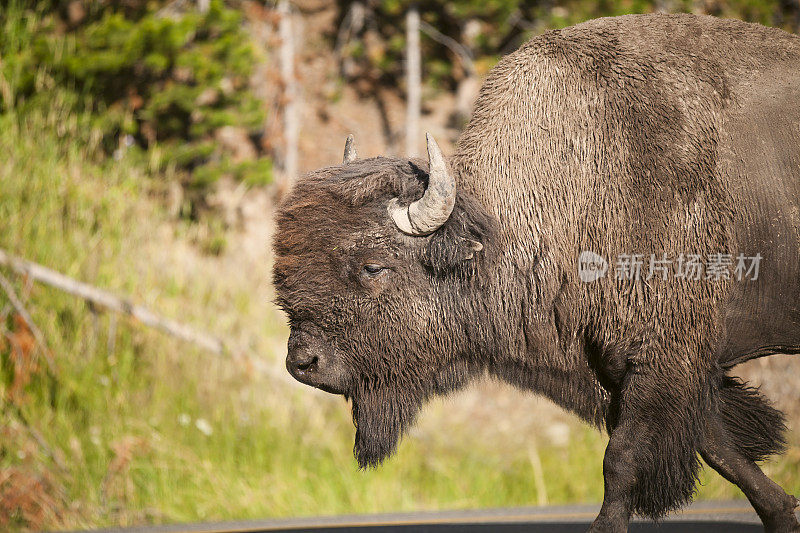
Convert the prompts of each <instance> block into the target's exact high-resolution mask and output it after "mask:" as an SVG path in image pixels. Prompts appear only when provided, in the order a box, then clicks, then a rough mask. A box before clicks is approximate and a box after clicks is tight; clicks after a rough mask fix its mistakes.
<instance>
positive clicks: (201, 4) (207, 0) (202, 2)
mask: <svg viewBox="0 0 800 533" xmlns="http://www.w3.org/2000/svg"><path fill="white" fill-rule="evenodd" d="M210 7H211V0H197V10H198V11H200V13H208V9H209V8H210Z"/></svg>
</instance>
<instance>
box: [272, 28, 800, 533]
mask: <svg viewBox="0 0 800 533" xmlns="http://www.w3.org/2000/svg"><path fill="white" fill-rule="evenodd" d="M798 73H800V39H798V38H797V37H794V36H791V35H789V34H786V33H784V32H781V31H779V30H772V29H767V28H763V27H761V26H756V25H750V24H745V23H741V22H737V21H728V20H719V19H714V18H711V17H695V16H689V15H646V16H644V15H643V16H625V17H618V18H612V19H599V20H595V21H590V22H587V23H584V24H580V25H578V26H575V27H572V28H567V29H564V30H560V31H553V32H547V33H545V34H543V35H541V36H539V37H536V38H534V39H532V40H531V41H529V42H528V43H527V44H525V45H524V46H523V47H521V48H520V49H519V50H518V51H516V52H514V53H513V54H511V55H509V56H507V57H505V58H503V59H502V60H501V61H500V63H499V64H498V65H497V66H496V67H495V68H494V69H493V70H492V72H491V73H490V74H489V77H488V78H487V80H486V82H485V84H484V86H483V88H482V90H481V94H480V97H479V99H478V101H477V103H476V107H475V113H474V116H473V118H472V120H471V122H470V124H469V125H468V127H467V128H466V130H465V131H464V133H463V134H462V136H461V138H460V139H459V142H458V145H457V149H456V153H455V155H454V156H453V157H452V159H451V161H450V164H451V166H452V170H453V172H454V174H455V177H456V181H457V188H458V197H457V201H456V207H455V210H454V211H453V214H452V215H451V216H450V219H449V220H448V221H447V222H446V223H445V225H444V226H442V227H441V228H440V229H439V230H437V231H436V232H434V233H433V234H432V235H430V236H427V237H411V236H407V235H404V234H402V233H400V232H399V231H398V230H397V228H396V227H394V225H393V223H392V221H391V219H390V218H389V217H388V216H387V212H386V205H387V202H388V201H389V200H390V199H391V198H393V197H395V196H398V197H399V198H400V200H401V202H406V204H407V203H408V202H411V201H413V200H415V199H417V198H419V197H420V196H421V195H422V193H423V191H424V189H425V186H426V181H427V167H426V165H425V163H423V162H421V161H408V160H395V159H387V158H375V159H368V160H361V161H356V162H354V163H351V164H348V165H344V166H340V167H331V168H327V169H322V170H320V171H317V172H315V173H312V174H311V175H309V176H307V177H305V178H303V179H302V180H300V182H299V183H298V185H297V187H296V188H295V190H294V191H293V192H292V193H291V194H290V196H289V197H288V198H287V200H286V202H285V204H284V205H283V207H282V208H281V211H280V213H279V216H278V228H277V233H276V238H275V244H274V246H275V253H276V263H275V274H274V280H275V285H276V288H277V291H278V299H279V303H281V305H282V306H283V308H284V309H285V310H286V312H287V313H288V315H289V319H290V323H291V326H292V337H293V338H292V339H290V358H291V359H292V361H293V362H296V361H297V360H298V358H299V359H301V360H303V361H308V363H307V364H308V365H311V366H309V368H312V369H313V370H314V371H315V372H316V374H314V375H313V376H310V377H307V379H306V378H304V381H305V382H307V383H309V384H312V385H315V386H319V387H321V388H323V389H325V390H329V391H331V392H336V393H341V394H345V395H347V396H349V397H351V398H352V401H353V417H354V421H355V423H356V426H357V432H356V446H355V451H356V456H357V458H358V461H359V464H361V465H362V466H366V465H375V464H377V463H379V462H380V461H381V460H382V459H383V458H384V457H386V456H387V455H389V454H390V453H391V452H392V451H393V450H394V448H395V446H396V442H397V440H398V438H399V437H400V435H401V434H402V432H403V430H404V429H405V428H407V427H408V425H409V424H410V423H411V422H412V421H413V418H414V415H415V414H416V412H417V410H418V408H419V406H420V405H421V404H422V402H424V400H425V399H426V398H428V397H429V396H430V395H432V394H438V393H442V392H446V391H449V390H453V389H454V388H456V387H458V386H461V385H462V384H464V383H466V382H468V381H469V380H470V379H471V378H472V377H474V376H476V375H479V374H480V373H482V372H484V371H488V372H490V373H492V374H494V375H497V376H499V377H500V378H502V379H505V380H507V381H509V382H511V383H513V384H515V385H517V386H519V387H522V388H525V389H529V390H533V391H536V392H539V393H541V394H544V395H546V396H548V397H549V398H551V399H553V400H554V401H555V402H556V403H558V404H559V405H562V406H563V407H565V408H567V409H569V410H571V411H573V412H575V413H577V414H578V415H580V416H581V417H583V418H584V419H586V420H588V421H590V422H592V423H595V424H597V425H598V426H605V427H606V428H607V430H608V431H609V434H610V436H611V438H610V441H609V446H608V450H607V452H606V457H605V461H604V475H605V483H606V485H605V488H606V496H605V501H604V505H603V510H602V511H601V514H600V516H599V517H598V519H597V521H596V522H595V524H594V526H593V527H594V528H595V529H596V530H598V531H599V530H624V528H625V527H627V522H628V519H629V517H630V515H631V513H639V514H643V515H646V516H651V517H659V516H661V515H663V514H664V513H666V512H668V511H670V510H672V509H675V508H677V507H679V506H681V505H683V504H684V503H686V502H687V501H688V500H689V499H690V498H691V496H692V493H693V490H694V485H695V482H696V474H697V469H698V466H699V463H698V459H697V456H698V453H701V454H702V455H703V457H704V458H705V459H706V461H707V462H709V464H711V465H712V466H714V467H715V468H716V469H717V470H719V471H720V472H721V473H723V475H725V476H726V477H727V478H728V479H730V480H731V481H733V482H735V483H737V484H738V485H739V486H740V487H742V489H743V490H744V491H745V494H746V495H747V496H748V498H750V500H751V502H752V503H753V505H754V507H755V508H756V510H757V511H758V512H759V515H760V516H761V517H762V519H763V520H764V523H765V526H766V527H767V528H768V529H769V530H773V531H784V530H785V531H788V530H792V531H797V530H800V526H798V524H797V521H796V519H795V518H794V515H793V513H792V512H791V509H792V507H793V506H794V504H795V503H796V501H795V500H794V499H793V498H792V497H790V496H788V495H786V494H785V493H784V492H783V491H782V490H781V489H780V488H779V487H777V485H774V483H772V482H770V481H769V480H767V479H766V477H763V474H762V473H761V472H760V470H758V468H757V467H756V466H755V463H754V461H756V460H760V459H762V458H764V457H765V456H767V455H770V454H772V453H775V452H777V451H779V450H780V449H781V445H782V442H783V441H782V429H783V419H782V416H781V414H780V413H778V412H777V411H775V410H774V409H773V408H772V407H770V405H769V403H768V402H767V401H766V400H764V399H763V397H761V396H760V395H759V394H758V393H757V391H755V390H753V389H751V388H747V387H745V386H743V385H742V384H741V383H739V382H736V381H734V380H731V379H730V378H728V377H726V375H725V371H726V369H727V368H729V367H731V366H732V365H733V364H735V363H737V362H740V361H743V360H746V359H748V358H752V357H757V356H762V355H769V354H771V353H775V352H777V351H800V304H798V302H800V215H798V213H799V212H800V149H799V148H798V146H800V127H798V126H797V124H800V103H798V102H800V74H798ZM476 243H480V245H482V246H477V245H476ZM583 250H591V251H594V252H596V253H597V254H599V255H601V256H603V257H605V258H608V259H611V258H615V257H617V256H619V255H620V254H631V253H637V254H642V255H643V257H645V258H649V257H650V254H655V255H656V256H657V257H661V256H662V254H664V253H666V254H667V256H668V257H671V258H676V257H678V255H679V254H689V253H691V254H699V255H702V256H703V257H707V256H708V255H710V254H714V253H731V254H734V255H736V254H738V253H740V252H741V253H745V254H747V255H755V254H756V253H760V254H761V255H762V256H763V257H764V259H763V260H762V271H761V276H760V277H759V279H758V280H757V281H753V282H736V281H731V280H721V281H715V280H700V281H688V280H682V279H678V278H676V277H675V276H674V275H670V276H669V277H668V279H666V280H664V279H661V277H659V276H655V277H653V278H652V279H650V280H647V281H646V280H644V276H643V278H642V280H640V281H638V282H635V281H627V280H617V279H614V276H613V268H614V265H613V264H612V265H610V268H611V269H612V275H611V276H607V277H605V278H602V279H600V280H598V281H596V282H593V283H582V282H581V281H580V280H579V278H578V276H577V258H578V255H579V254H580V252H581V251H583ZM373 265H378V266H380V267H381V269H380V270H379V271H377V272H372V271H371V269H374V268H373ZM643 274H646V271H644V272H643ZM287 364H288V363H287ZM760 476H761V477H760ZM762 477H763V479H762ZM764 480H766V481H764ZM767 482H769V483H772V484H771V485H769V484H768V483H767ZM754 487H756V488H754ZM758 487H761V489H758ZM764 487H766V488H764Z"/></svg>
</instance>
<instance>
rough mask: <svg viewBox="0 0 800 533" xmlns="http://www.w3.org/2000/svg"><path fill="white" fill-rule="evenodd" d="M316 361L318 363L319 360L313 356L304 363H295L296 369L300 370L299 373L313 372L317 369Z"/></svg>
mask: <svg viewBox="0 0 800 533" xmlns="http://www.w3.org/2000/svg"><path fill="white" fill-rule="evenodd" d="M318 361H319V358H318V357H317V356H316V355H315V356H314V357H312V358H311V359H309V360H308V361H305V362H303V363H297V369H298V370H300V371H303V372H309V371H312V372H313V371H314V370H316V369H317V362H318Z"/></svg>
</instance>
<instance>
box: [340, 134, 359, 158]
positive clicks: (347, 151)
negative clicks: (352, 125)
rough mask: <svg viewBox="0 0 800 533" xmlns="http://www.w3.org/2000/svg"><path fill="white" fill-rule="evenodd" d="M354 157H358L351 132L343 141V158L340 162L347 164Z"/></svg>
mask: <svg viewBox="0 0 800 533" xmlns="http://www.w3.org/2000/svg"><path fill="white" fill-rule="evenodd" d="M356 159H358V152H356V147H355V140H354V139H353V134H352V133H351V134H350V135H348V136H347V140H346V141H345V142H344V160H343V161H342V164H343V165H347V164H349V163H352V162H353V161H355V160H356Z"/></svg>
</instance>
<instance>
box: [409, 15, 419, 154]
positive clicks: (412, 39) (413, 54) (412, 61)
mask: <svg viewBox="0 0 800 533" xmlns="http://www.w3.org/2000/svg"><path fill="white" fill-rule="evenodd" d="M421 70H422V66H421V58H420V51H419V9H418V8H417V6H411V8H410V9H409V10H408V13H407V14H406V93H407V94H406V155H408V157H417V156H418V155H419V151H418V150H417V146H418V145H419V115H420V109H421V97H420V93H421V88H420V85H421V82H422V73H421Z"/></svg>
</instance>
